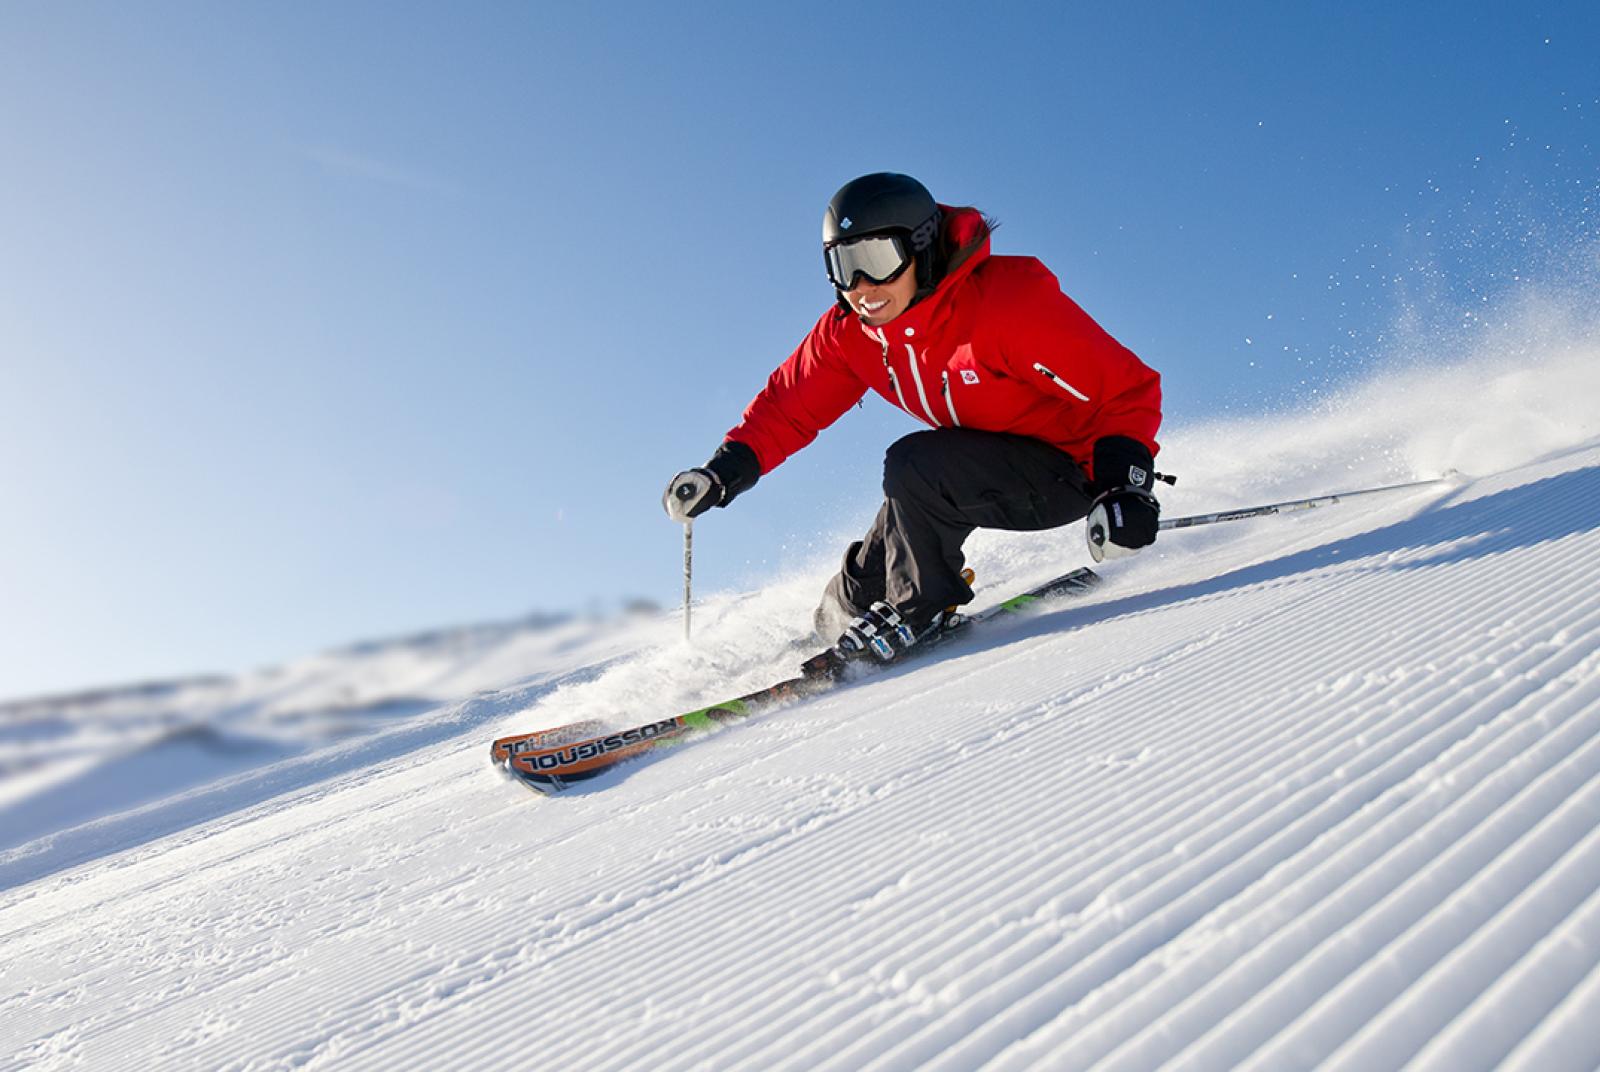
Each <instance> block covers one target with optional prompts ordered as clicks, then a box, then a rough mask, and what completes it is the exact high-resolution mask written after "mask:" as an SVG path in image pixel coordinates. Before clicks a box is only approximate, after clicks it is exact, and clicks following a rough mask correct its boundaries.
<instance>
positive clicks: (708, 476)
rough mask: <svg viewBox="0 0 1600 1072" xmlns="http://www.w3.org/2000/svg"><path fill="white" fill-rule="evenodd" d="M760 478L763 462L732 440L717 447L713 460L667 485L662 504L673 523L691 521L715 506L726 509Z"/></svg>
mask: <svg viewBox="0 0 1600 1072" xmlns="http://www.w3.org/2000/svg"><path fill="white" fill-rule="evenodd" d="M759 479H761V462H760V460H759V459H757V458H756V452H755V451H753V450H751V449H750V448H749V447H747V446H745V445H744V444H743V443H740V442H739V441H738V440H736V439H730V440H728V441H727V442H725V443H723V444H722V446H720V447H718V448H717V452H716V453H715V454H713V455H712V456H711V460H710V461H708V462H706V464H705V465H703V466H701V467H699V468H696V469H685V470H684V471H683V472H681V473H679V474H678V475H677V476H675V477H673V478H672V481H671V482H670V483H669V484H668V485H667V490H666V493H665V494H664V495H662V497H661V505H662V507H663V508H665V509H666V511H667V516H668V517H670V518H671V519H672V520H674V521H679V522H683V521H689V520H692V519H693V518H697V517H699V516H700V515H701V514H703V513H705V512H706V511H707V510H709V509H711V508H712V507H713V506H727V505H728V504H729V503H731V502H732V501H733V500H734V498H735V497H736V496H737V495H739V494H741V493H742V492H745V491H748V490H749V489H750V488H752V487H754V486H755V483H756V481H757V480H759Z"/></svg>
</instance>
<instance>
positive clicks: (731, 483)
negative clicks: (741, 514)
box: [705, 439, 761, 506]
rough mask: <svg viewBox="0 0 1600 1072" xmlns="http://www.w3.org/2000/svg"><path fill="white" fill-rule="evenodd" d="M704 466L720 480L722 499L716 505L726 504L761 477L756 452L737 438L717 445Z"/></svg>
mask: <svg viewBox="0 0 1600 1072" xmlns="http://www.w3.org/2000/svg"><path fill="white" fill-rule="evenodd" d="M705 467H706V468H707V469H709V470H711V471H712V472H713V473H716V474H717V479H718V480H720V481H722V501H721V502H720V503H718V504H717V505H718V506H727V505H728V504H729V503H731V502H732V501H733V500H734V499H735V497H737V496H738V495H740V494H742V493H743V492H746V491H749V490H750V489H751V488H753V487H755V484H756V481H757V480H760V479H761V462H760V460H759V459H758V458H757V457H756V452H755V451H753V450H751V449H750V448H749V447H747V446H746V445H745V444H743V443H741V442H739V441H738V440H737V439H730V440H728V441H727V442H725V443H723V444H722V446H720V447H718V448H717V452H716V453H715V454H713V455H712V456H711V460H710V461H708V462H706V466H705Z"/></svg>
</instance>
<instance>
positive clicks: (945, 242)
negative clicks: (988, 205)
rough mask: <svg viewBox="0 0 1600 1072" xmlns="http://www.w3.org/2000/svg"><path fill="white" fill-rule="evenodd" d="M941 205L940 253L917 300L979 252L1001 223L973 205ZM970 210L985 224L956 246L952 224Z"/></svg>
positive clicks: (931, 291) (925, 295)
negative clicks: (964, 242) (930, 276)
mask: <svg viewBox="0 0 1600 1072" xmlns="http://www.w3.org/2000/svg"><path fill="white" fill-rule="evenodd" d="M942 207H943V210H944V219H943V221H942V222H943V226H942V227H941V228H940V230H939V241H938V243H937V244H936V248H937V250H938V256H937V260H936V261H935V263H934V267H933V276H932V279H931V280H930V281H929V282H928V284H927V285H926V287H923V288H919V289H918V291H917V301H921V300H922V299H923V298H926V297H927V296H928V295H929V294H932V293H933V292H934V291H935V290H936V289H938V286H939V284H940V283H942V282H943V281H944V277H945V276H947V275H949V274H950V273H951V272H953V271H955V270H956V269H957V268H959V267H961V265H962V264H963V263H964V262H965V261H966V259H967V258H968V257H970V256H972V255H973V254H974V253H976V252H977V251H978V248H979V247H980V246H982V245H983V243H984V242H985V241H986V240H987V239H988V238H989V236H990V235H992V234H994V232H995V228H997V227H999V226H1000V221H999V220H997V219H995V218H994V217H993V216H990V215H989V214H988V213H986V212H984V211H982V210H981V209H978V208H975V207H974V206H972V205H946V206H942ZM969 212H976V213H977V214H978V218H979V220H981V221H982V226H980V227H979V228H978V230H977V233H976V234H974V235H973V236H972V237H971V238H969V239H968V240H967V242H966V244H965V245H961V246H957V245H956V237H955V234H954V233H953V231H952V229H951V226H950V224H951V222H952V221H953V220H955V219H956V218H958V217H960V216H964V215H966V214H967V213H969Z"/></svg>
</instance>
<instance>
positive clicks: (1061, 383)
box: [1033, 361, 1089, 402]
mask: <svg viewBox="0 0 1600 1072" xmlns="http://www.w3.org/2000/svg"><path fill="white" fill-rule="evenodd" d="M1033 369H1034V371H1035V372H1037V373H1039V375H1041V376H1043V377H1045V378H1046V379H1048V380H1049V381H1050V382H1051V383H1053V384H1055V385H1056V386H1057V387H1059V388H1061V389H1062V390H1063V391H1065V392H1067V394H1069V395H1071V396H1072V397H1073V398H1076V399H1077V400H1078V401H1079V402H1087V401H1089V396H1088V395H1086V394H1084V393H1083V392H1082V391H1080V390H1078V389H1077V388H1076V387H1074V386H1072V384H1070V383H1068V382H1067V381H1066V380H1063V379H1062V378H1061V377H1060V376H1057V375H1056V374H1055V373H1054V372H1051V371H1050V370H1049V369H1047V368H1045V367H1044V366H1043V365H1041V364H1039V362H1037V361H1035V362H1034V363H1033Z"/></svg>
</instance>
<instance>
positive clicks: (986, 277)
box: [726, 209, 1161, 478]
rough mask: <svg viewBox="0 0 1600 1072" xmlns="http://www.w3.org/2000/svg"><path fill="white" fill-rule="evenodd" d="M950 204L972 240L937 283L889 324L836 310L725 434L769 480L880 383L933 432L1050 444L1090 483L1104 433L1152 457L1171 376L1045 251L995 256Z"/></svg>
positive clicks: (967, 213) (959, 231)
mask: <svg viewBox="0 0 1600 1072" xmlns="http://www.w3.org/2000/svg"><path fill="white" fill-rule="evenodd" d="M945 213H946V224H945V226H946V236H947V238H948V239H951V240H953V241H952V245H953V246H954V248H957V249H966V248H968V247H969V246H970V247H972V248H971V251H970V253H969V254H968V255H967V256H966V257H965V259H962V260H960V263H959V264H957V265H956V266H955V267H954V268H953V269H952V270H951V271H950V272H949V273H948V274H947V275H946V276H945V278H944V279H943V280H941V281H940V283H939V285H938V287H937V288H935V290H934V292H933V293H932V294H930V295H928V296H927V297H925V298H923V299H922V300H921V301H919V302H917V303H916V304H915V305H913V306H911V308H909V309H907V310H906V311H905V312H904V313H901V314H900V315H899V316H897V317H896V318H895V319H894V320H892V321H890V322H889V323H888V324H885V325H884V326H882V327H878V328H872V327H868V326H867V325H866V324H864V323H863V322H862V321H861V320H860V318H858V317H857V316H856V315H855V314H854V313H853V312H849V311H847V310H845V309H843V308H834V309H830V310H829V311H828V312H826V313H824V314H823V316H822V318H821V319H820V320H818V321H817V324H816V326H815V327H813V328H812V329H811V332H810V334H808V335H807V336H806V337H805V340H804V341H803V342H801V344H800V347H799V349H797V350H795V352H794V353H793V354H791V355H790V356H789V359H788V360H787V361H785V362H784V363H783V364H782V365H780V366H779V367H778V368H777V370H776V371H774V372H773V373H772V375H771V377H770V378H768V380H767V385H766V387H765V388H763V389H762V391H761V393H760V394H758V395H757V396H756V397H755V399H754V400H753V401H752V402H751V403H750V405H749V406H748V407H747V408H746V409H745V411H744V418H743V420H741V421H740V422H739V424H738V426H737V427H735V428H733V429H732V430H731V431H729V432H728V434H727V437H726V438H728V439H732V440H737V441H738V442H740V443H743V444H745V445H746V446H748V447H749V448H751V450H753V451H754V452H755V454H756V458H757V460H758V461H759V462H760V463H761V472H762V474H763V475H765V474H766V473H769V472H771V471H772V470H773V469H775V468H777V467H778V466H779V465H780V464H782V463H783V461H784V460H785V459H786V458H788V457H789V456H790V455H791V454H793V453H795V452H796V451H798V450H799V449H800V448H802V447H804V446H806V445H807V444H809V443H810V442H811V441H812V440H813V439H815V438H816V437H817V433H818V432H820V431H821V430H822V429H824V428H826V427H828V426H829V425H830V424H832V423H833V422H834V421H836V420H838V419H839V418H840V417H841V416H843V414H844V412H845V411H846V410H848V409H849V408H850V407H851V406H852V405H854V404H855V403H856V402H858V401H860V400H861V398H862V397H863V396H864V395H865V394H866V392H867V391H868V390H872V391H876V392H878V394H880V395H882V396H883V397H884V398H886V399H887V400H888V401H889V402H891V403H893V404H894V405H896V406H898V407H900V408H901V409H903V410H905V411H906V412H907V413H909V414H911V416H913V417H915V418H916V419H917V420H919V421H922V422H923V423H925V424H927V425H929V426H930V427H933V428H954V427H961V428H977V429H981V430H984V431H989V432H1011V433H1015V434H1017V435H1025V436H1032V437H1033V438H1035V439H1042V440H1044V441H1045V442H1046V443H1050V444H1052V445H1053V446H1056V447H1058V448H1060V449H1061V450H1064V451H1066V452H1067V453H1068V454H1070V455H1071V456H1072V458H1073V459H1074V460H1075V461H1077V463H1078V464H1079V465H1080V466H1081V467H1082V468H1083V470H1084V472H1086V473H1088V474H1089V476H1090V477H1091V478H1093V476H1094V474H1093V472H1091V471H1090V470H1091V466H1092V459H1093V454H1094V444H1095V441H1096V440H1097V439H1099V438H1100V437H1102V436H1107V435H1124V436H1128V437H1129V438H1132V439H1136V440H1138V441H1139V442H1141V443H1143V444H1144V445H1145V446H1147V447H1149V448H1150V452H1151V454H1152V455H1153V454H1154V453H1155V452H1156V450H1157V449H1158V447H1157V444H1156V441H1155V434H1156V430H1157V428H1158V427H1159V426H1160V424H1161V377H1160V376H1159V375H1158V374H1157V373H1156V372H1155V371H1154V370H1152V369H1150V368H1149V367H1147V366H1146V365H1145V364H1144V363H1143V362H1142V361H1140V360H1139V359H1138V358H1137V357H1135V356H1134V354H1133V353H1132V351H1130V350H1128V349H1127V348H1126V347H1124V346H1123V345H1122V344H1121V343H1119V342H1117V340H1115V339H1113V338H1112V337H1111V336H1110V335H1109V334H1107V333H1106V331H1105V330H1104V329H1103V328H1101V327H1100V325H1099V324H1096V323H1095V322H1094V321H1093V320H1092V319H1090V317H1089V315H1088V314H1087V313H1085V312H1084V311H1083V310H1082V309H1080V308H1078V306H1077V304H1076V303H1075V302H1073V300H1072V299H1071V298H1069V297H1067V296H1066V295H1065V294H1063V293H1062V292H1061V286H1060V284H1059V283H1058V282H1057V281H1056V277H1055V276H1054V275H1052V274H1051V272H1050V270H1049V269H1048V268H1046V267H1045V266H1044V265H1043V264H1041V263H1040V262H1039V261H1038V260H1036V259H1035V258H1033V257H995V256H990V254H989V235H988V228H987V226H986V225H985V223H984V221H983V218H982V216H981V215H980V214H979V213H978V212H977V211H976V210H973V209H955V210H951V209H945Z"/></svg>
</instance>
